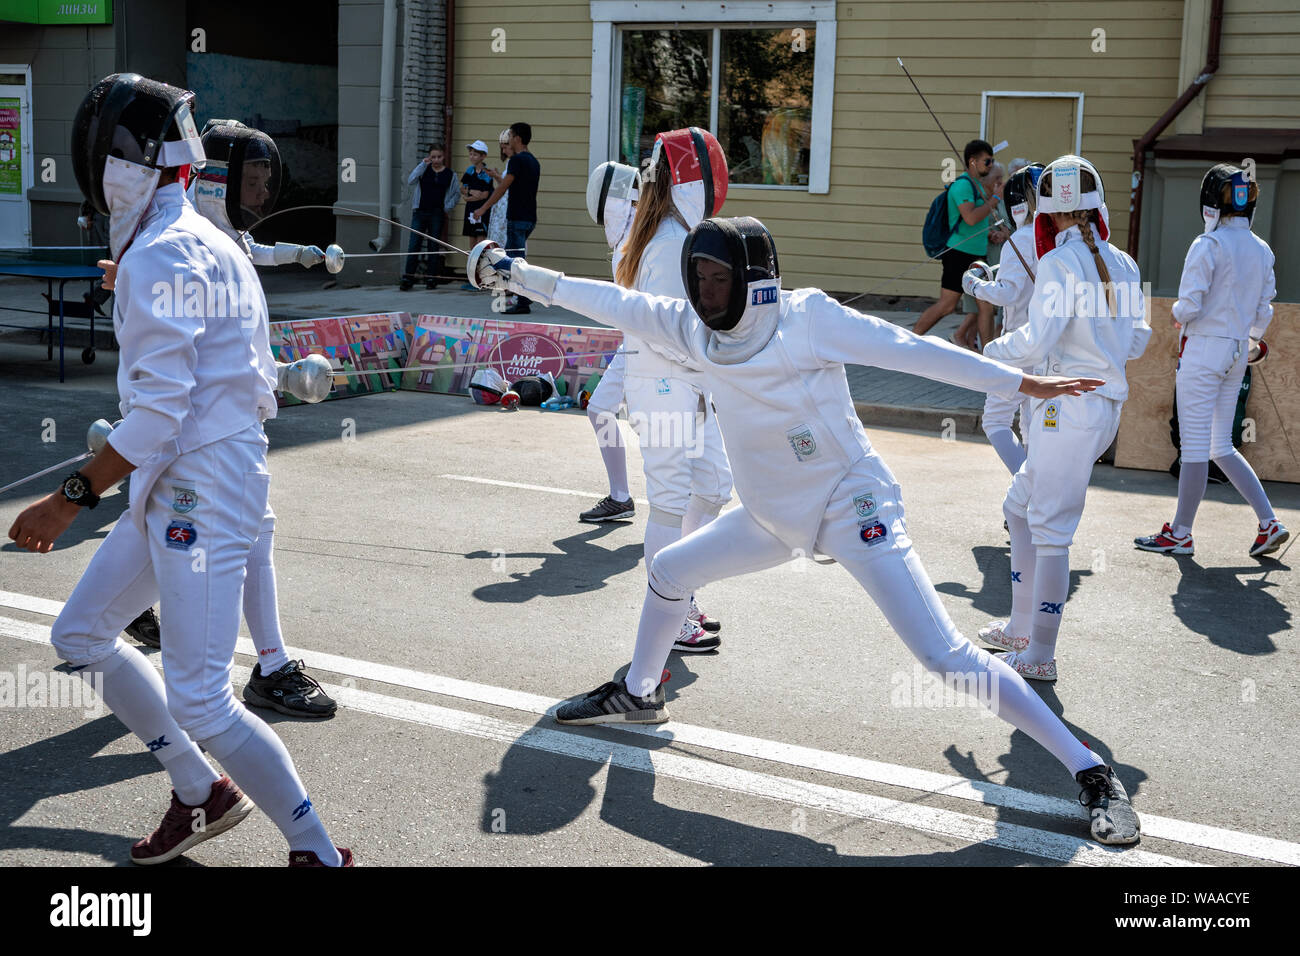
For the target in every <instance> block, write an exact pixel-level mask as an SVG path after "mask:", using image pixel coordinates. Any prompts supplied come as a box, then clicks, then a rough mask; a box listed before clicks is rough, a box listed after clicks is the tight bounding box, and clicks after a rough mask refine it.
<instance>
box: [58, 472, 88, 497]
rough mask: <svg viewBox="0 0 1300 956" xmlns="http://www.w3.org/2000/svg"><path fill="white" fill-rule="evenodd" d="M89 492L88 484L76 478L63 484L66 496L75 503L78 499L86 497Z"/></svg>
mask: <svg viewBox="0 0 1300 956" xmlns="http://www.w3.org/2000/svg"><path fill="white" fill-rule="evenodd" d="M89 490H90V489H89V488H87V487H86V482H85V481H84V480H83V479H81V478H78V477H76V476H73V477H72V478H69V479H68V480H67V481H65V482H64V483H63V494H64V496H65V497H67V498H69V499H71V500H74V501H75V500H76V499H78V498H83V497H85V495H86V492H87V491H89Z"/></svg>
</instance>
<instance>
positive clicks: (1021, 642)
mask: <svg viewBox="0 0 1300 956" xmlns="http://www.w3.org/2000/svg"><path fill="white" fill-rule="evenodd" d="M1006 626H1007V622H1006V621H989V622H988V624H986V625H984V626H983V627H981V628H980V629H979V630H978V631H976V632H975V634H976V636H977V637H978V638H979V639H980V640H981V641H983V642H984V643H985V644H992V645H993V646H994V647H1000V648H1002V649H1003V650H1004V651H1023V650H1024V649H1025V648H1026V647H1028V646H1029V638H1027V637H1011V636H1010V635H1009V634H1007V633H1006Z"/></svg>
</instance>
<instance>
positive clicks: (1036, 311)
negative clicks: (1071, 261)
mask: <svg viewBox="0 0 1300 956" xmlns="http://www.w3.org/2000/svg"><path fill="white" fill-rule="evenodd" d="M1071 288H1073V280H1072V279H1071V278H1070V276H1069V272H1068V270H1067V269H1066V267H1065V263H1064V262H1062V260H1061V257H1060V256H1050V255H1049V256H1047V257H1045V258H1043V259H1040V260H1038V281H1037V282H1036V283H1035V284H1034V289H1035V290H1038V289H1043V290H1048V291H1047V293H1046V294H1040V293H1039V292H1038V291H1035V292H1034V295H1033V297H1032V298H1031V299H1030V300H1029V321H1028V322H1026V323H1025V324H1024V325H1022V326H1021V327H1020V328H1018V329H1016V331H1014V332H1012V333H1011V334H1010V335H1003V336H1000V337H998V338H996V339H994V340H993V341H992V342H990V343H989V344H988V345H986V346H985V347H984V354H985V355H986V356H987V357H989V358H992V359H997V360H998V361H999V362H1007V363H1009V364H1014V365H1019V366H1021V367H1022V368H1028V367H1029V366H1032V365H1037V364H1038V363H1039V362H1041V361H1043V359H1045V358H1047V355H1048V353H1049V352H1051V351H1052V348H1053V347H1054V346H1055V345H1056V343H1057V341H1058V340H1059V339H1060V338H1061V334H1062V333H1063V332H1064V331H1065V326H1066V325H1067V324H1068V323H1069V321H1070V318H1071V317H1072V316H1073V315H1074V301H1073V299H1072V297H1071V296H1070V295H1067V294H1062V293H1061V292H1060V291H1058V292H1057V293H1056V294H1054V295H1053V294H1051V293H1050V290H1066V289H1071Z"/></svg>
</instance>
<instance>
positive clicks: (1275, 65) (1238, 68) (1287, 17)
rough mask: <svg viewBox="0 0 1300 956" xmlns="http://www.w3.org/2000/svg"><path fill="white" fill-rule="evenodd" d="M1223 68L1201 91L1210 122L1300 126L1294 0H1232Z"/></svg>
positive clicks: (1299, 48) (1299, 44)
mask: <svg viewBox="0 0 1300 956" xmlns="http://www.w3.org/2000/svg"><path fill="white" fill-rule="evenodd" d="M1224 6H1225V9H1224V14H1223V39H1222V41H1221V43H1220V47H1219V71H1218V73H1217V74H1216V75H1215V77H1214V79H1213V80H1211V81H1210V85H1209V86H1208V87H1206V89H1205V92H1204V93H1203V94H1202V95H1203V96H1204V97H1205V125H1206V127H1211V128H1212V127H1225V126H1226V127H1234V126H1237V127H1256V128H1286V129H1295V128H1297V127H1300V9H1297V5H1296V3H1295V0H1229V2H1228V3H1226V4H1225V5H1224Z"/></svg>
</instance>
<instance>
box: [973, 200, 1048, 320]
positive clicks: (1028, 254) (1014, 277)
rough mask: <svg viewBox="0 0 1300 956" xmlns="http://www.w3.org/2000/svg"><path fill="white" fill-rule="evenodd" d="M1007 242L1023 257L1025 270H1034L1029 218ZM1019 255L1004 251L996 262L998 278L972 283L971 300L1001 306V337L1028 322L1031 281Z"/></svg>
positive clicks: (1031, 223)
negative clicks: (972, 293) (972, 297)
mask: <svg viewBox="0 0 1300 956" xmlns="http://www.w3.org/2000/svg"><path fill="white" fill-rule="evenodd" d="M1008 241H1009V242H1010V243H1011V245H1013V246H1015V248H1016V249H1018V250H1019V251H1020V256H1024V257H1025V262H1027V263H1029V267H1030V268H1031V269H1032V268H1034V266H1035V263H1037V261H1038V253H1037V252H1036V251H1035V249H1034V221H1033V220H1032V219H1030V220H1029V222H1028V223H1027V224H1026V225H1023V226H1021V227H1020V228H1019V229H1017V230H1016V231H1015V233H1013V234H1012V236H1011V238H1010V239H1009V240H1008ZM1020 256H1017V255H1016V253H1015V250H1012V249H1004V250H1003V251H1002V258H1001V260H999V261H1000V262H1001V263H1002V264H1001V265H1000V266H998V277H997V278H996V279H994V280H993V281H991V282H990V281H987V280H984V281H980V282H976V283H975V298H977V299H982V300H983V301H985V302H991V303H993V304H994V305H1000V306H1002V309H1003V313H1002V334H1003V335H1006V334H1007V333H1009V332H1014V331H1015V330H1016V329H1018V328H1020V327H1021V326H1023V325H1024V324H1025V323H1027V322H1028V321H1029V300H1030V298H1031V297H1032V296H1033V294H1034V280H1033V279H1032V278H1030V276H1029V273H1028V272H1026V271H1025V266H1024V263H1022V262H1021V261H1020Z"/></svg>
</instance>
